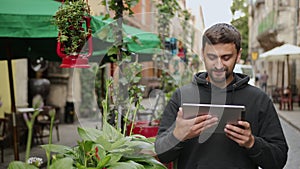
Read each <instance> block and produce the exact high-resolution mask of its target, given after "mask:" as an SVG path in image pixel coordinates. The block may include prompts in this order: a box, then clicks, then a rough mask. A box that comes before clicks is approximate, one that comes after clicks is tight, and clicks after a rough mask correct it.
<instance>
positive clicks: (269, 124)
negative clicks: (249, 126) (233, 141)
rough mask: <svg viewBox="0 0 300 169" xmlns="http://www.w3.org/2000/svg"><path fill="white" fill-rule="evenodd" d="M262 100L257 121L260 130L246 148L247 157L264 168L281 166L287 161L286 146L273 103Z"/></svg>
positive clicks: (273, 168) (270, 168)
mask: <svg viewBox="0 0 300 169" xmlns="http://www.w3.org/2000/svg"><path fill="white" fill-rule="evenodd" d="M265 100H268V102H266V101H265V102H262V104H265V105H267V106H263V105H261V106H260V107H265V109H264V108H261V110H260V114H259V122H258V125H259V126H260V130H259V132H258V134H257V135H256V136H255V143H254V145H253V147H252V148H251V149H249V150H248V154H249V157H250V158H251V159H252V160H253V161H255V162H256V164H258V165H259V166H260V167H262V168H266V169H277V168H278V169H280V168H283V167H284V165H285V164H286V161H287V152H288V146H287V142H286V140H285V136H284V134H283V130H282V128H281V124H280V121H279V118H278V115H277V112H276V110H275V107H274V105H273V103H272V102H271V101H270V100H269V99H265Z"/></svg>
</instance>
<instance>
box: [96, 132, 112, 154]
mask: <svg viewBox="0 0 300 169" xmlns="http://www.w3.org/2000/svg"><path fill="white" fill-rule="evenodd" d="M95 143H98V144H100V145H101V146H102V147H103V148H104V150H110V149H111V144H112V143H110V142H109V141H108V138H107V137H106V135H104V134H103V135H101V136H100V137H98V138H97V139H96V141H95Z"/></svg>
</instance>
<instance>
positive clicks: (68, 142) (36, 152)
mask: <svg viewBox="0 0 300 169" xmlns="http://www.w3.org/2000/svg"><path fill="white" fill-rule="evenodd" d="M96 126H98V122H96V121H95V120H94V119H91V120H90V119H80V121H76V122H74V123H73V124H60V125H59V136H60V141H58V140H57V137H56V131H55V129H53V142H52V143H53V144H60V145H65V146H69V147H72V146H75V145H77V140H80V137H79V135H78V132H77V128H78V127H93V128H95V127H96ZM20 139H25V138H20ZM43 141H44V144H47V142H48V138H44V139H43ZM25 149H26V145H20V146H19V160H20V161H24V159H25ZM30 156H31V157H41V158H43V161H44V162H46V160H47V158H46V153H45V150H44V149H42V148H41V146H40V145H33V146H32V148H31V151H30ZM14 159H15V158H14V150H13V148H12V147H8V148H5V149H4V163H1V162H0V169H7V168H8V165H9V163H10V162H11V161H14Z"/></svg>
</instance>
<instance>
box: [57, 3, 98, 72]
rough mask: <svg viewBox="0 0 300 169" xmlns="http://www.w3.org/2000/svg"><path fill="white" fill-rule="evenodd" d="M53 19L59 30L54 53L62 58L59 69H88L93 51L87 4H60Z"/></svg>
mask: <svg viewBox="0 0 300 169" xmlns="http://www.w3.org/2000/svg"><path fill="white" fill-rule="evenodd" d="M54 18H55V20H54V24H55V25H57V27H58V30H59V33H58V39H57V47H56V53H57V54H58V56H59V57H61V58H62V64H61V65H60V67H63V68H74V67H76V68H88V67H89V65H88V57H90V56H91V55H92V51H93V45H92V37H91V28H90V22H91V17H90V11H89V6H88V4H87V3H86V2H85V1H84V0H77V1H75V0H74V1H73V0H67V1H65V2H62V6H61V7H60V8H59V9H58V11H57V12H56V14H55V16H54ZM86 42H87V43H86Z"/></svg>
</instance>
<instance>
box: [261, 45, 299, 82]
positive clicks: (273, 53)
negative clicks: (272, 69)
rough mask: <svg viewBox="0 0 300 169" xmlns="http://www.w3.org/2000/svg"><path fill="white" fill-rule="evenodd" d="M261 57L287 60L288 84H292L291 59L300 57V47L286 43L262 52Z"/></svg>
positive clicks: (272, 59)
mask: <svg viewBox="0 0 300 169" xmlns="http://www.w3.org/2000/svg"><path fill="white" fill-rule="evenodd" d="M259 58H260V59H264V60H268V61H275V60H277V61H279V60H282V61H285V60H286V63H287V70H288V86H289V85H290V74H291V73H290V65H289V60H290V59H297V58H298V59H299V58H300V47H299V46H295V45H291V44H284V45H282V46H278V47H276V48H274V49H271V50H269V51H267V52H265V53H262V54H260V55H259ZM283 74H284V73H283ZM283 81H284V80H283ZM283 81H282V87H283V86H284V83H283Z"/></svg>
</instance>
